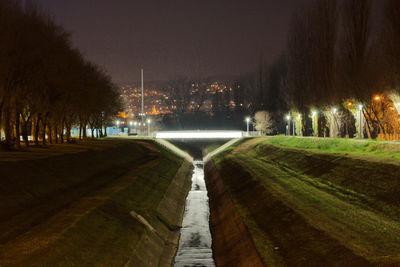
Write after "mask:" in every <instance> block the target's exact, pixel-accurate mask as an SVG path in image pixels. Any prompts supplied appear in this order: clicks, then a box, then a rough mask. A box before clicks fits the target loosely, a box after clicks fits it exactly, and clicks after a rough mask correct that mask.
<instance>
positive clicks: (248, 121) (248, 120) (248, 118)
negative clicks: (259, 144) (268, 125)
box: [246, 117, 250, 136]
mask: <svg viewBox="0 0 400 267" xmlns="http://www.w3.org/2000/svg"><path fill="white" fill-rule="evenodd" d="M246 123H247V136H249V123H250V117H247V118H246Z"/></svg>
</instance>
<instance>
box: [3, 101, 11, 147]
mask: <svg viewBox="0 0 400 267" xmlns="http://www.w3.org/2000/svg"><path fill="white" fill-rule="evenodd" d="M10 119H11V118H10V108H9V107H6V108H5V111H4V135H5V138H6V145H7V146H10V145H11V143H12V142H11V125H10Z"/></svg>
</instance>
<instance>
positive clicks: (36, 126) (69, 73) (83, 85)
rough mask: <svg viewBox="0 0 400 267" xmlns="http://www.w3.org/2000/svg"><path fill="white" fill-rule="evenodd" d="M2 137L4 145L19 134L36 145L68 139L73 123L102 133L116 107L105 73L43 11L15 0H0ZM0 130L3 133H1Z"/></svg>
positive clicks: (16, 141) (82, 133)
mask: <svg viewBox="0 0 400 267" xmlns="http://www.w3.org/2000/svg"><path fill="white" fill-rule="evenodd" d="M0 43H1V47H0V73H1V75H0V135H2V134H3V135H4V136H0V137H1V139H4V141H3V142H2V144H3V146H5V147H6V148H12V147H13V146H15V147H19V146H20V139H21V136H22V137H23V140H24V141H25V143H26V145H29V141H28V136H33V140H34V142H35V143H36V144H38V143H39V141H41V142H43V143H44V144H45V143H46V142H50V143H52V142H65V141H68V140H70V130H71V128H72V127H73V126H74V125H77V126H79V128H80V138H87V135H86V128H90V129H92V136H93V134H94V131H96V133H97V135H98V136H103V135H106V134H107V133H106V128H105V126H106V125H107V123H108V120H110V118H112V116H113V115H114V114H115V113H116V112H117V111H118V110H119V109H120V103H119V96H118V94H117V93H116V90H114V89H115V88H114V85H113V84H112V82H111V79H110V77H109V76H108V75H107V74H106V73H105V71H104V70H103V69H102V68H100V67H99V66H96V65H95V64H93V63H91V62H88V61H87V60H85V59H84V58H83V56H82V54H81V53H80V52H79V51H78V50H76V49H74V48H73V47H72V45H71V41H70V38H69V35H68V33H67V32H66V31H65V30H64V29H63V28H62V27H60V26H59V25H57V24H56V23H55V22H54V21H53V20H52V19H51V18H50V17H49V16H48V15H47V14H45V13H43V12H41V11H40V10H39V9H38V8H36V7H35V6H32V5H27V6H21V5H20V4H19V1H15V0H2V1H0ZM2 132H3V133H2Z"/></svg>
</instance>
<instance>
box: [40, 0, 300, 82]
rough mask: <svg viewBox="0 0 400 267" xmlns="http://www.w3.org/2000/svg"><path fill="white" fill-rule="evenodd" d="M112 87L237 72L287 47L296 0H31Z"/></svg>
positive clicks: (274, 55)
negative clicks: (104, 74)
mask: <svg viewBox="0 0 400 267" xmlns="http://www.w3.org/2000/svg"><path fill="white" fill-rule="evenodd" d="M36 2H37V3H38V4H39V5H40V6H42V7H43V9H44V10H46V11H47V12H48V13H50V14H52V15H53V16H54V18H55V20H56V22H57V23H59V24H61V25H63V26H64V27H65V28H66V29H67V30H68V31H69V32H70V33H71V34H72V41H73V44H74V45H75V46H76V47H77V48H79V49H80V50H81V51H82V52H83V53H84V55H85V56H86V58H87V59H89V60H91V61H93V62H95V63H97V64H99V65H101V66H104V67H105V68H106V70H107V71H108V73H109V74H110V75H111V76H112V77H113V81H114V82H115V83H117V84H125V83H131V82H137V81H138V80H139V79H140V75H139V69H140V68H141V67H143V68H144V69H145V76H146V80H151V81H161V80H166V79H169V78H173V77H175V76H176V75H200V76H208V75H235V74H243V73H247V72H249V71H252V70H253V69H254V68H255V66H256V65H257V63H258V62H259V60H260V58H261V57H262V58H263V60H264V61H265V62H266V63H268V62H271V60H273V59H274V58H275V57H277V56H278V55H279V54H280V53H281V52H282V50H283V49H284V48H285V46H286V38H287V31H288V26H289V25H288V24H289V23H290V19H291V15H292V12H293V11H294V10H295V9H296V8H297V7H298V3H299V0H184V1H181V0H171V1H167V0H159V1H156V0H142V1H135V0H113V1H110V0H68V1H61V0H36Z"/></svg>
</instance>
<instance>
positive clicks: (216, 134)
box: [156, 131, 243, 139]
mask: <svg viewBox="0 0 400 267" xmlns="http://www.w3.org/2000/svg"><path fill="white" fill-rule="evenodd" d="M242 136H243V134H242V132H241V131H203V132H200V131H176V132H157V134H156V138H163V139H211V138H221V139H225V138H229V139H232V138H241V137H242Z"/></svg>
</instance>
